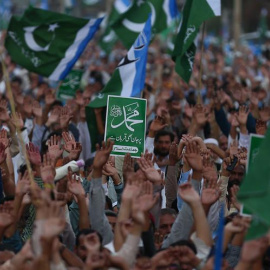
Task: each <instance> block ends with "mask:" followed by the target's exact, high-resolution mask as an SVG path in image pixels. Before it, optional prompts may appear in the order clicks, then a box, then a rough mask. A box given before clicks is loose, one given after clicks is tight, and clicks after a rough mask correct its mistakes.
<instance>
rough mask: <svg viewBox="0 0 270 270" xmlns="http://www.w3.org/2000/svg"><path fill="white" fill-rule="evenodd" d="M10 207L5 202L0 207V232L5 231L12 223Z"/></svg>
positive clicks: (12, 217)
mask: <svg viewBox="0 0 270 270" xmlns="http://www.w3.org/2000/svg"><path fill="white" fill-rule="evenodd" d="M12 209H13V208H12V206H11V204H10V202H5V203H4V204H1V205H0V229H1V231H2V230H4V229H6V228H7V227H8V226H9V225H11V224H12V223H13V222H14V216H13V215H12Z"/></svg>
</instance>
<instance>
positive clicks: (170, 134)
mask: <svg viewBox="0 0 270 270" xmlns="http://www.w3.org/2000/svg"><path fill="white" fill-rule="evenodd" d="M162 136H170V139H171V142H173V140H174V134H173V133H172V132H170V131H167V130H160V131H159V132H158V133H157V134H156V136H155V142H157V141H158V139H159V138H160V137H162Z"/></svg>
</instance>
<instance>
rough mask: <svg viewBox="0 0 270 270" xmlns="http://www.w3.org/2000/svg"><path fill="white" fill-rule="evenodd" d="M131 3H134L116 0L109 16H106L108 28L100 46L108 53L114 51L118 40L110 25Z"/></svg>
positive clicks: (127, 0)
mask: <svg viewBox="0 0 270 270" xmlns="http://www.w3.org/2000/svg"><path fill="white" fill-rule="evenodd" d="M131 3H132V1H131V0H115V1H114V4H113V6H112V10H111V12H110V14H109V15H108V17H107V16H106V17H107V20H106V21H107V23H106V28H105V31H104V33H103V34H102V36H101V38H100V40H99V46H100V47H101V48H102V50H104V51H105V52H106V53H107V54H109V53H110V52H111V51H112V49H113V46H114V44H115V43H116V41H117V40H118V38H117V35H116V34H115V32H114V31H113V29H112V28H111V27H110V25H111V24H112V23H113V22H114V21H115V20H117V19H118V18H119V16H120V15H121V14H123V13H124V12H126V11H127V10H128V9H129V7H130V6H131ZM106 17H105V18H106Z"/></svg>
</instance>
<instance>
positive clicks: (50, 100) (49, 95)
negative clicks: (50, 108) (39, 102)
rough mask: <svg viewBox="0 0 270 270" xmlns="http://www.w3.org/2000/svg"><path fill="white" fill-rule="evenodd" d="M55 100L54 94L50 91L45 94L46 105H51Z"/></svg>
mask: <svg viewBox="0 0 270 270" xmlns="http://www.w3.org/2000/svg"><path fill="white" fill-rule="evenodd" d="M55 101H56V97H55V95H54V94H53V93H52V91H49V92H48V93H47V94H46V95H45V103H46V105H52V104H53V103H54V102H55Z"/></svg>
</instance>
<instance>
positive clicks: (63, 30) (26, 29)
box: [5, 7, 102, 81]
mask: <svg viewBox="0 0 270 270" xmlns="http://www.w3.org/2000/svg"><path fill="white" fill-rule="evenodd" d="M101 21H102V18H99V19H96V20H94V19H93V20H90V21H89V20H86V19H80V18H74V17H71V16H68V15H64V14H59V13H55V12H50V11H46V10H42V9H37V8H32V7H30V8H28V9H27V10H26V11H25V12H24V14H23V16H22V17H15V16H13V17H12V18H11V21H10V23H9V27H8V32H7V37H6V41H5V47H6V49H7V50H8V53H9V54H10V56H11V58H12V59H13V61H14V62H16V63H17V64H19V65H21V66H23V67H25V68H26V69H28V70H30V71H33V72H35V73H38V74H40V75H43V76H46V77H48V78H49V79H50V80H53V81H58V80H62V79H64V78H65V76H66V75H67V74H68V73H69V71H70V70H71V69H72V67H73V65H74V64H75V62H76V61H77V59H78V58H79V57H80V55H81V53H82V52H83V50H84V48H85V47H86V45H87V43H88V42H89V41H90V40H91V39H92V37H93V36H94V34H95V33H96V31H97V30H98V28H99V25H100V23H101Z"/></svg>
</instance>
